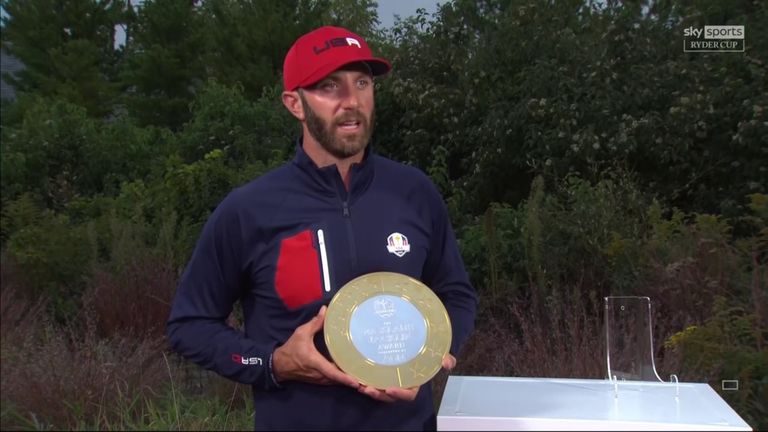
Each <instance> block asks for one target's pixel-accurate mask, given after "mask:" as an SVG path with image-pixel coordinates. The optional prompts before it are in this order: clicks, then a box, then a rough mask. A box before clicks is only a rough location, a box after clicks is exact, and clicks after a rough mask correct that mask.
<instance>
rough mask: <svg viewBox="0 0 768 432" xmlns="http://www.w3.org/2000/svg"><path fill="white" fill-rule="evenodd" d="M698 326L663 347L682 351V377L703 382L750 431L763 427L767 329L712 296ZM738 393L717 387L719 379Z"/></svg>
mask: <svg viewBox="0 0 768 432" xmlns="http://www.w3.org/2000/svg"><path fill="white" fill-rule="evenodd" d="M711 313H712V315H711V317H710V318H709V319H707V320H706V322H704V323H703V324H702V325H700V326H692V327H689V328H687V329H685V330H684V331H682V332H680V333H677V334H675V335H673V336H672V337H671V338H670V339H669V340H668V341H667V342H666V345H667V346H668V347H670V348H673V349H675V350H679V351H682V353H683V354H684V356H683V358H684V362H683V368H684V369H683V374H682V376H681V378H682V379H685V380H705V381H709V382H710V383H711V385H712V386H713V387H714V388H715V389H716V390H718V393H719V394H720V395H721V396H722V397H723V398H724V399H725V400H726V401H727V402H728V403H729V404H730V405H731V406H732V407H733V408H734V409H735V410H736V411H737V412H739V413H744V417H745V420H746V421H747V422H748V423H749V424H750V425H751V426H752V427H754V428H755V429H756V430H763V429H765V428H766V427H768V423H766V419H768V405H766V400H768V392H766V389H768V346H766V345H765V341H766V340H767V339H768V330H766V327H765V326H763V325H761V324H760V322H759V317H758V316H756V315H755V314H754V313H749V312H748V310H746V309H745V308H744V307H743V306H739V305H738V304H734V302H733V301H728V300H727V299H725V298H724V297H717V298H716V300H715V303H714V304H713V305H712V311H711ZM726 379H727V380H738V381H739V391H738V392H729V391H723V390H722V388H721V381H722V380H726Z"/></svg>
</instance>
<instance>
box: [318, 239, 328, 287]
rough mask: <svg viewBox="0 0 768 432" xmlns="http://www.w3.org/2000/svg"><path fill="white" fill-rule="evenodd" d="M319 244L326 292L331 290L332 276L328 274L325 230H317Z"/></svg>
mask: <svg viewBox="0 0 768 432" xmlns="http://www.w3.org/2000/svg"><path fill="white" fill-rule="evenodd" d="M317 244H318V245H319V246H320V262H321V263H322V266H323V287H324V288H325V292H330V291H331V276H330V275H329V274H328V254H327V253H326V251H325V236H324V235H323V230H321V229H319V230H317Z"/></svg>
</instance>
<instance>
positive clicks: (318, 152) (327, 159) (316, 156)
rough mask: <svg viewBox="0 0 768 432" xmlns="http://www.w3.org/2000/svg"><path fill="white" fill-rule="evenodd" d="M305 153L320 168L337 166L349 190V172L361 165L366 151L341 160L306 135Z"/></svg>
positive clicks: (304, 141)
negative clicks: (356, 165)
mask: <svg viewBox="0 0 768 432" xmlns="http://www.w3.org/2000/svg"><path fill="white" fill-rule="evenodd" d="M302 141H303V147H304V153H306V154H307V156H309V158H310V159H312V162H314V163H315V165H317V166H318V167H319V168H323V167H327V166H329V165H336V169H338V170H339V174H340V175H341V179H342V181H344V186H345V187H346V188H347V190H349V170H350V168H351V167H352V165H353V164H356V163H360V162H361V161H362V160H363V156H364V155H365V149H363V150H362V151H360V152H359V153H357V154H355V155H352V156H350V157H347V158H343V159H339V158H337V157H336V156H334V155H332V154H330V153H328V151H326V150H325V149H324V148H323V146H321V145H320V143H318V142H317V141H316V140H315V139H314V138H312V136H311V135H309V134H305V135H304V138H303V140H302Z"/></svg>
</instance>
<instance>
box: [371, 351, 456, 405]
mask: <svg viewBox="0 0 768 432" xmlns="http://www.w3.org/2000/svg"><path fill="white" fill-rule="evenodd" d="M442 366H443V369H445V370H447V371H450V370H451V369H453V368H454V367H456V358H455V357H454V356H452V355H450V354H446V355H445V357H443V362H442ZM358 391H359V392H360V393H363V394H365V395H368V396H370V397H372V398H374V399H376V400H379V401H382V402H395V401H398V400H405V401H412V400H414V399H416V395H417V394H418V393H419V387H409V388H399V387H390V388H387V389H377V388H373V387H369V386H366V385H363V384H360V388H358Z"/></svg>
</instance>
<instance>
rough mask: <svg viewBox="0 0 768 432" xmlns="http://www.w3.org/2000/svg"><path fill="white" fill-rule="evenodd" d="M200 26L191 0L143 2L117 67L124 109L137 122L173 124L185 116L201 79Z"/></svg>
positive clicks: (185, 118)
mask: <svg viewBox="0 0 768 432" xmlns="http://www.w3.org/2000/svg"><path fill="white" fill-rule="evenodd" d="M203 30H204V26H203V20H202V19H201V17H200V13H199V11H198V9H197V7H196V6H195V4H194V2H190V1H187V0H147V1H144V2H142V5H141V7H140V8H139V9H138V13H137V14H136V19H135V21H134V22H133V23H132V24H131V27H130V30H129V34H130V39H128V41H127V42H126V43H127V46H126V50H125V51H126V52H125V66H124V68H122V70H121V73H122V81H123V83H124V85H125V86H126V88H127V92H126V94H125V102H126V105H127V108H128V111H129V112H130V114H131V115H132V116H133V117H134V118H136V119H137V120H138V122H139V123H140V124H142V125H157V126H162V127H168V128H171V129H174V130H176V129H179V128H180V127H181V126H182V125H183V124H184V123H185V122H186V121H187V120H188V119H189V117H190V110H189V104H190V102H191V101H192V99H193V98H194V94H195V90H196V89H197V88H198V87H199V86H200V83H201V82H202V80H203V79H204V65H203V63H202V61H201V58H200V57H201V50H200V47H201V46H203V45H204V42H205V33H204V31H203Z"/></svg>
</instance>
